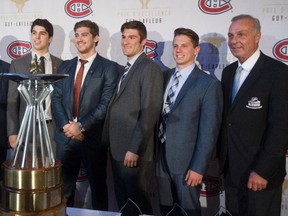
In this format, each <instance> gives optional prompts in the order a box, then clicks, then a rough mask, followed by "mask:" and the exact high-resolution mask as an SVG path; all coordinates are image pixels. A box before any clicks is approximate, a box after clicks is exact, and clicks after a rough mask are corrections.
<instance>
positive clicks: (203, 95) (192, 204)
mask: <svg viewBox="0 0 288 216" xmlns="http://www.w3.org/2000/svg"><path fill="white" fill-rule="evenodd" d="M199 51H200V47H199V37H198V35H197V34H196V33H195V32H194V31H192V30H191V29H186V28H178V29H176V30H175V31H174V39H173V57H174V60H175V61H176V68H174V69H171V70H170V71H168V72H167V73H165V75H164V80H165V81H166V82H165V81H164V83H166V91H165V93H164V100H163V101H164V103H163V104H164V105H163V111H162V116H161V121H160V127H159V128H160V129H159V142H158V148H157V150H158V151H157V153H158V154H157V179H158V182H159V196H160V205H161V212H162V214H163V215H166V214H167V212H168V211H169V210H171V209H172V206H173V204H175V203H177V204H178V205H180V206H181V208H183V209H184V210H185V211H186V212H187V214H188V215H193V216H196V215H201V206H200V201H199V196H200V193H199V192H200V189H201V184H202V180H203V176H204V174H205V171H206V169H207V166H208V162H209V160H210V158H211V155H212V152H213V150H214V147H215V145H216V140H217V137H218V133H219V128H220V123H221V115H222V102H223V98H222V97H223V96H222V89H221V85H220V82H219V81H218V80H217V79H216V78H214V77H213V76H211V75H209V74H207V73H206V72H204V71H202V70H200V69H199V68H198V67H197V65H196V64H195V57H196V56H197V54H198V53H199ZM179 215H182V214H180V213H179Z"/></svg>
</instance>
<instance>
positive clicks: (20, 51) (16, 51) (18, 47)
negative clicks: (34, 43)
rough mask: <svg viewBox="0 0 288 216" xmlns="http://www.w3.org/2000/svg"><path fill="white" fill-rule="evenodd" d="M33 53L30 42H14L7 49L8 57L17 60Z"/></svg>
mask: <svg viewBox="0 0 288 216" xmlns="http://www.w3.org/2000/svg"><path fill="white" fill-rule="evenodd" d="M30 51H31V43H30V42H28V41H19V40H18V41H13V42H12V43H10V44H9V45H8V47H7V53H8V56H9V57H10V58H12V59H17V58H19V57H21V56H25V55H27V54H29V53H30Z"/></svg>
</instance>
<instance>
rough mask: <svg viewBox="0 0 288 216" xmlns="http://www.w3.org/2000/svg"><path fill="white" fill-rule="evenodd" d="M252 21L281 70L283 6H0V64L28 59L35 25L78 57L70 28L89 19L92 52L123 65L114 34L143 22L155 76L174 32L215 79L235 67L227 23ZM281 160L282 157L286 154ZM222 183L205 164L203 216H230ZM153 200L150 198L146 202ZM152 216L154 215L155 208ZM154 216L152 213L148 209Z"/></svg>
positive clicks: (16, 2)
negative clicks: (193, 39) (94, 29)
mask: <svg viewBox="0 0 288 216" xmlns="http://www.w3.org/2000/svg"><path fill="white" fill-rule="evenodd" d="M243 13H244V14H251V15H252V16H255V17H257V18H259V20H260V22H261V27H262V28H261V31H262V39H261V41H260V49H261V50H262V51H263V52H264V53H265V54H267V55H269V56H271V57H273V58H275V59H278V60H280V61H282V62H284V63H286V64H288V2H287V0H254V1H251V0H241V1H237V0H193V1H191V0H181V1H175V0H121V1H120V0H109V1H107V0H60V1H59V0H41V1H39V0H0V29H1V31H0V58H1V59H2V60H4V61H6V62H11V60H12V59H16V58H19V57H20V56H23V55H26V54H28V53H29V52H30V51H31V43H30V27H31V23H32V21H33V20H35V19H36V18H45V19H48V20H49V21H50V22H51V23H52V24H53V26H54V37H53V41H52V43H51V45H50V52H51V53H52V54H53V55H55V56H58V57H60V58H62V59H64V60H66V59H71V58H72V57H74V56H76V55H77V50H76V48H75V46H74V42H73V38H74V32H73V27H74V24H75V23H76V22H78V21H80V20H84V19H90V20H92V21H94V22H96V23H97V24H98V25H99V27H100V42H99V44H98V46H97V51H98V52H99V53H100V54H101V55H102V56H104V57H106V58H108V59H111V60H113V61H115V62H117V63H118V64H121V65H124V64H125V63H126V57H125V56H124V55H123V54H122V51H121V45H120V41H121V32H120V27H121V25H122V24H123V23H124V22H127V21H130V20H139V21H142V22H143V23H144V24H145V25H146V27H147V30H148V41H147V44H146V46H145V52H146V54H147V55H148V56H149V57H150V58H151V59H153V60H154V61H155V62H156V63H157V64H159V65H160V67H161V69H162V70H166V69H168V68H172V67H174V66H175V63H174V60H173V58H172V39H173V32H174V30H175V29H176V28H178V27H186V28H191V29H193V30H194V31H195V32H197V33H198V34H199V36H200V47H201V52H200V53H199V55H198V56H197V64H198V65H199V66H200V67H201V68H202V69H204V70H206V71H208V72H210V74H211V75H213V76H216V77H217V78H218V79H220V78H221V72H222V70H223V68H224V67H226V66H227V65H228V64H230V63H232V62H233V61H235V60H236V59H235V57H233V56H232V54H231V53H230V50H229V48H228V46H227V31H228V28H229V25H230V21H231V18H232V17H234V16H236V15H238V14H243ZM287 157H288V154H287ZM107 169H108V174H109V175H108V180H107V183H108V185H109V198H110V199H109V205H110V206H109V208H110V210H115V211H117V210H118V209H117V207H116V204H115V197H114V192H113V184H112V180H111V168H110V167H109V166H108V168H107ZM286 178H287V179H286V180H285V182H284V184H283V199H282V214H281V215H282V216H284V215H288V177H286ZM89 193H90V190H89V183H88V181H87V176H86V172H85V168H83V169H81V171H80V173H79V181H78V183H77V193H76V204H77V206H78V207H85V208H90V207H91V201H90V195H89ZM224 197H225V193H224V191H223V180H222V179H221V178H220V177H219V175H218V164H217V160H216V159H212V160H211V164H210V166H209V170H208V172H207V175H206V176H205V179H204V183H203V186H202V190H201V204H202V206H203V215H204V216H205V215H207V216H211V215H230V214H229V212H227V211H226V210H225V202H224ZM151 198H152V199H155V200H157V194H156V195H155V194H153V193H152V196H151ZM155 208H156V207H155ZM155 212H157V208H156V209H155Z"/></svg>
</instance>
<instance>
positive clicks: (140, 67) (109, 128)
mask: <svg viewBox="0 0 288 216" xmlns="http://www.w3.org/2000/svg"><path fill="white" fill-rule="evenodd" d="M162 95H163V74H162V72H161V71H160V68H159V66H158V65H157V64H156V63H155V62H153V61H152V60H151V59H149V58H148V57H146V55H145V53H142V54H141V55H140V56H139V57H138V59H137V60H136V61H135V63H134V64H133V66H132V67H131V68H130V70H129V73H128V75H127V76H126V78H125V80H124V82H123V83H122V84H121V88H120V90H119V92H118V94H117V92H115V94H114V96H113V100H112V101H111V104H110V105H109V109H108V114H107V117H106V121H105V127H104V132H103V136H104V137H103V140H104V141H105V142H106V143H107V144H108V143H110V150H111V154H112V157H113V158H114V159H115V160H117V161H123V160H124V157H125V154H126V152H127V151H130V152H133V153H135V154H138V155H139V156H140V157H141V159H140V160H144V161H151V160H152V159H153V156H154V153H153V151H154V141H155V127H156V123H157V120H158V116H159V114H160V112H161V104H162Z"/></svg>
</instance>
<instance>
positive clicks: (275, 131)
mask: <svg viewBox="0 0 288 216" xmlns="http://www.w3.org/2000/svg"><path fill="white" fill-rule="evenodd" d="M260 38H261V32H260V22H259V20H258V19H257V18H254V17H252V16H250V15H239V16H236V17H234V18H233V19H232V23H231V25H230V27H229V32H228V45H229V48H230V50H231V53H232V54H233V55H234V56H235V57H236V58H237V59H238V61H236V62H234V63H232V64H231V65H229V66H228V67H226V68H225V69H224V71H223V75H222V83H223V90H224V118H223V127H222V136H221V145H220V168H221V171H222V172H223V173H224V177H225V196H226V208H227V210H228V211H229V212H230V213H231V214H232V215H233V216H234V215H243V216H244V215H245V216H246V215H253V216H260V215H261V216H263V215H266V216H268V215H269V216H270V215H271V216H275V215H280V211H281V196H282V183H283V181H284V177H285V173H286V171H285V164H286V161H285V152H286V149H287V147H288V85H287V81H288V66H287V65H285V64H283V63H281V62H279V61H276V60H275V59H272V58H270V57H268V56H266V55H264V54H263V53H262V52H261V51H260V50H259V48H258V44H259V41H260Z"/></svg>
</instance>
